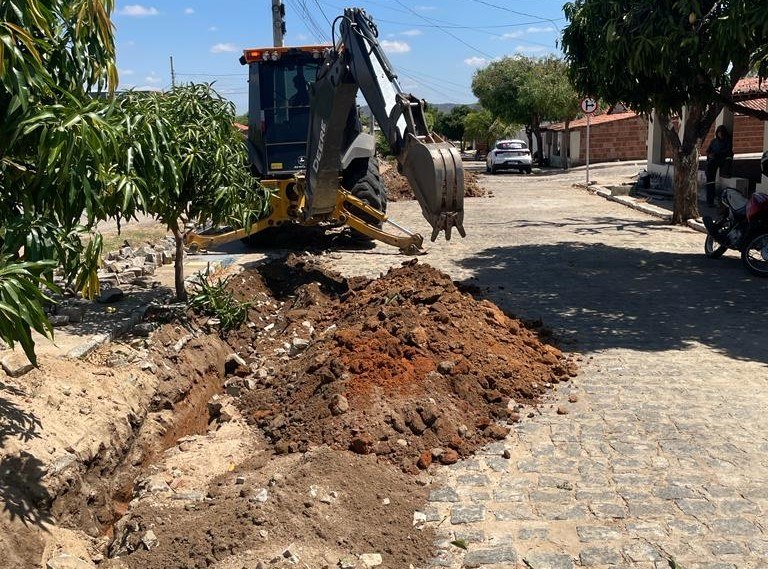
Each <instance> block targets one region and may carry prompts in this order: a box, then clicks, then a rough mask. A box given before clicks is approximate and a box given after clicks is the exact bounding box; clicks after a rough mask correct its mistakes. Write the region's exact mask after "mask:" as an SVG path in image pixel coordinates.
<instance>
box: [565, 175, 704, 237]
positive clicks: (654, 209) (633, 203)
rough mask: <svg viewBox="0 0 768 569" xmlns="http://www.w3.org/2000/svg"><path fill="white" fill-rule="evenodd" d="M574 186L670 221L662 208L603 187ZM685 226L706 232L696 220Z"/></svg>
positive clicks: (667, 212) (593, 185)
mask: <svg viewBox="0 0 768 569" xmlns="http://www.w3.org/2000/svg"><path fill="white" fill-rule="evenodd" d="M575 185H576V186H577V187H579V188H583V189H585V190H588V191H590V192H592V193H594V194H596V195H598V196H600V197H601V198H604V199H607V200H609V201H612V202H616V203H619V204H621V205H624V206H627V207H630V208H632V209H634V210H637V211H640V212H643V213H646V214H648V215H652V216H654V217H658V218H660V219H663V220H665V221H671V220H672V214H671V213H669V211H668V210H666V209H664V208H662V207H658V206H655V205H652V204H649V203H646V202H644V201H641V200H638V199H636V198H633V197H630V196H614V195H613V193H612V192H611V190H610V189H609V188H606V187H604V186H598V185H596V184H591V185H589V186H588V185H587V184H583V183H578V184H575ZM686 225H687V226H688V227H690V228H691V229H693V230H695V231H699V232H701V233H706V232H707V229H706V228H705V227H704V224H703V223H702V222H701V221H700V220H698V219H689V220H688V221H686Z"/></svg>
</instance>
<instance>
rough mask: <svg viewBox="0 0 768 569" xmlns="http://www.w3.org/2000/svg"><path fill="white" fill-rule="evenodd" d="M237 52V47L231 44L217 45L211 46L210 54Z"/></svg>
mask: <svg viewBox="0 0 768 569" xmlns="http://www.w3.org/2000/svg"><path fill="white" fill-rule="evenodd" d="M235 51H237V47H236V46H235V44H233V43H217V44H216V45H214V46H211V53H232V52H235Z"/></svg>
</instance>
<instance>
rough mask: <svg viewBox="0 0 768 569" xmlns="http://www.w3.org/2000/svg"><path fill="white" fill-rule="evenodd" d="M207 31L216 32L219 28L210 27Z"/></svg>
mask: <svg viewBox="0 0 768 569" xmlns="http://www.w3.org/2000/svg"><path fill="white" fill-rule="evenodd" d="M208 31H209V32H218V31H219V28H217V27H216V26H211V27H210V28H208Z"/></svg>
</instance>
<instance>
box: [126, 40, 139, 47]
mask: <svg viewBox="0 0 768 569" xmlns="http://www.w3.org/2000/svg"><path fill="white" fill-rule="evenodd" d="M135 45H136V42H135V41H133V40H128V41H125V42H123V47H133V46H135Z"/></svg>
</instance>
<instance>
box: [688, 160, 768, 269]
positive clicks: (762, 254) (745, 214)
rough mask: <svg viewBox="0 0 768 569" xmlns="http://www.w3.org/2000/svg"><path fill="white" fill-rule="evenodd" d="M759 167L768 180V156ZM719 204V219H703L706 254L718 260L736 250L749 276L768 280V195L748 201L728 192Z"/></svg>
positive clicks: (726, 190)
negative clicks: (728, 252)
mask: <svg viewBox="0 0 768 569" xmlns="http://www.w3.org/2000/svg"><path fill="white" fill-rule="evenodd" d="M760 165H761V169H762V171H763V174H764V175H766V176H768V152H765V153H764V154H763V157H762V160H761V162H760ZM720 203H721V211H722V215H721V217H720V218H719V219H714V218H712V217H710V216H705V217H704V219H703V221H704V226H705V227H706V228H707V239H706V241H705V242H704V254H705V255H706V256H707V257H709V258H710V259H717V258H718V257H721V256H722V255H723V253H725V252H726V251H727V250H728V249H735V250H737V251H740V252H741V261H742V263H744V266H745V267H746V268H747V270H748V271H749V272H750V273H752V274H753V275H756V276H758V277H768V194H762V193H755V194H753V195H752V196H751V197H750V198H749V199H747V198H745V197H744V196H742V195H741V193H739V191H738V190H736V189H735V188H727V189H725V190H724V191H723V194H722V196H721V197H720Z"/></svg>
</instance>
